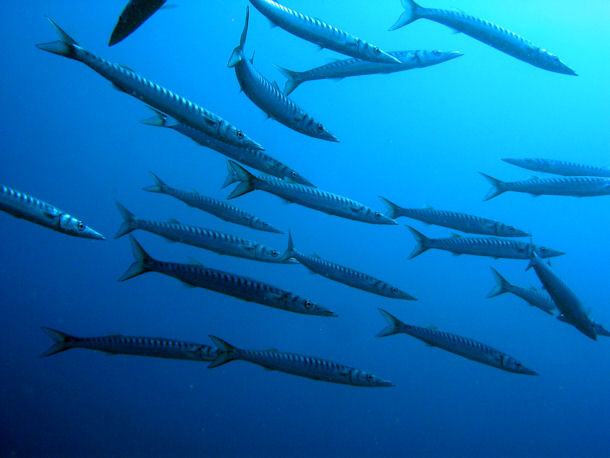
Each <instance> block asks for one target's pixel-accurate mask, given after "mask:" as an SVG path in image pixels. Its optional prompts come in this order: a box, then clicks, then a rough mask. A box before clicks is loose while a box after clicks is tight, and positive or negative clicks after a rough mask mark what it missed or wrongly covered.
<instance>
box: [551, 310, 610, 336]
mask: <svg viewBox="0 0 610 458" xmlns="http://www.w3.org/2000/svg"><path fill="white" fill-rule="evenodd" d="M557 319H558V320H559V321H563V322H564V323H568V324H572V323H570V321H569V320H568V319H567V318H566V317H565V315H563V314H560V315H559V316H558V317H557ZM591 325H593V330H594V331H595V334H597V335H598V336H603V337H610V331H608V330H607V329H606V328H604V327H603V326H602V325H601V324H600V323H597V322H595V321H591Z"/></svg>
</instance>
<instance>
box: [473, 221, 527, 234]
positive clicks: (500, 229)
mask: <svg viewBox="0 0 610 458" xmlns="http://www.w3.org/2000/svg"><path fill="white" fill-rule="evenodd" d="M484 226H485V228H486V229H487V230H489V231H490V232H491V233H493V234H495V235H499V236H504V237H527V236H529V235H530V234H528V233H527V232H523V231H522V230H520V229H517V228H516V227H514V226H509V225H508V224H504V223H501V222H499V221H488V222H486V223H485V224H484Z"/></svg>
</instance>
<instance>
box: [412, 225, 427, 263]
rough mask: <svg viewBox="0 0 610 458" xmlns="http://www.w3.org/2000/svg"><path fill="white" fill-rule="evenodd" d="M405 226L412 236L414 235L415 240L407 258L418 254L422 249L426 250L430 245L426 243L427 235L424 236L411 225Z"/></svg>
mask: <svg viewBox="0 0 610 458" xmlns="http://www.w3.org/2000/svg"><path fill="white" fill-rule="evenodd" d="M407 228H408V229H409V230H410V231H411V233H412V234H413V237H415V241H416V242H417V244H416V245H415V247H414V248H413V251H412V252H411V254H410V255H409V259H413V258H414V257H416V256H419V255H420V254H422V253H423V252H424V251H426V250H428V249H429V248H430V246H429V244H428V242H429V241H430V239H429V238H428V237H426V236H425V235H424V234H422V233H421V232H419V231H418V230H416V229H413V228H412V227H411V226H407Z"/></svg>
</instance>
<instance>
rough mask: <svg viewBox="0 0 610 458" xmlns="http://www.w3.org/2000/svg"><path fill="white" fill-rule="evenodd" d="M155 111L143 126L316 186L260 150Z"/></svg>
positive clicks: (265, 171) (257, 167)
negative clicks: (172, 133)
mask: <svg viewBox="0 0 610 458" xmlns="http://www.w3.org/2000/svg"><path fill="white" fill-rule="evenodd" d="M153 111H154V112H155V116H153V117H151V118H148V119H145V120H143V121H142V123H143V124H146V125H148V126H157V127H167V128H169V129H172V130H174V131H176V132H179V133H181V134H182V135H186V136H187V137H189V138H190V139H192V140H193V141H195V142H196V143H198V144H199V145H201V146H205V147H206V148H210V149H213V150H214V151H217V152H219V153H220V154H223V155H225V156H227V157H229V158H231V159H234V160H236V161H237V162H241V163H242V164H245V165H247V166H250V167H252V168H255V169H257V170H260V171H261V172H263V173H267V174H269V175H273V176H274V177H278V178H285V179H289V180H292V181H294V182H295V183H300V184H304V185H305V186H314V185H313V184H312V183H311V182H310V181H309V180H307V179H306V178H305V177H303V176H301V175H299V174H298V173H297V172H295V171H294V170H292V169H291V168H290V167H288V166H286V165H284V164H282V163H281V162H280V161H278V160H277V159H274V158H272V157H271V156H269V155H268V154H266V153H265V152H263V151H261V150H259V149H255V148H246V147H241V146H235V145H231V144H229V143H226V142H223V141H221V140H218V139H217V138H215V137H212V136H210V135H208V134H206V133H204V132H202V131H200V130H197V129H194V128H192V127H191V126H189V125H188V124H183V123H181V122H179V121H177V120H176V119H174V118H172V117H171V116H166V115H165V114H163V113H161V112H159V111H157V110H153Z"/></svg>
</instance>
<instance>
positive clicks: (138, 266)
mask: <svg viewBox="0 0 610 458" xmlns="http://www.w3.org/2000/svg"><path fill="white" fill-rule="evenodd" d="M129 241H130V242H131V253H132V254H133V257H134V258H135V261H134V262H133V264H132V265H130V266H129V268H128V269H127V271H125V273H124V274H123V275H121V278H119V281H125V280H129V279H130V278H133V277H137V276H138V275H142V274H145V273H146V272H150V268H149V267H148V266H149V264H150V263H151V262H152V261H153V258H151V257H150V255H149V254H148V253H147V252H146V251H144V248H142V246H141V245H140V244H139V243H138V241H137V240H136V239H135V238H134V237H133V235H131V234H130V235H129Z"/></svg>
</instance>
